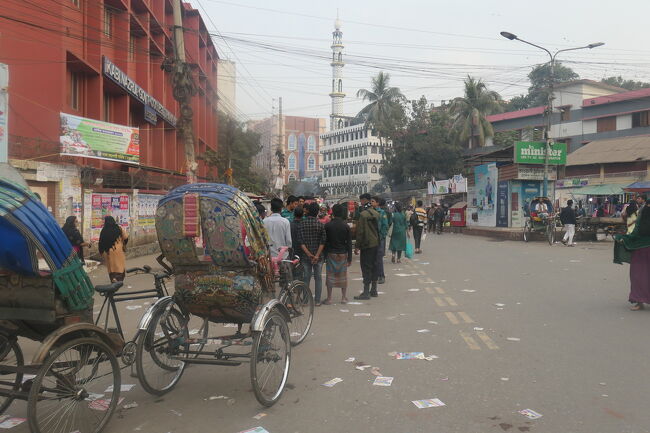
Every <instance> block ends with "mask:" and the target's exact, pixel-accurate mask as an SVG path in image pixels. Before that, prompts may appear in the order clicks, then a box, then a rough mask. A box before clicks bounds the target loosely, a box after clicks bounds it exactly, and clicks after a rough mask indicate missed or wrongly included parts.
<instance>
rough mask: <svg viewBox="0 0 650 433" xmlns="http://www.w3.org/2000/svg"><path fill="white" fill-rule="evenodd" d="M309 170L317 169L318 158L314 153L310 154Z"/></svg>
mask: <svg viewBox="0 0 650 433" xmlns="http://www.w3.org/2000/svg"><path fill="white" fill-rule="evenodd" d="M307 170H309V171H314V170H316V159H315V158H314V155H312V156H310V157H309V159H308V160H307Z"/></svg>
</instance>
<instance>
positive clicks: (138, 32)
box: [0, 0, 218, 227]
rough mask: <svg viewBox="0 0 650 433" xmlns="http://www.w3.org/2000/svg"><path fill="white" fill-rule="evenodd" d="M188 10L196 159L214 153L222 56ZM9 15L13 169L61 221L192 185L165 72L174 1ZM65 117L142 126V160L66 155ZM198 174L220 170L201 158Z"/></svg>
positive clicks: (96, 3) (23, 7)
mask: <svg viewBox="0 0 650 433" xmlns="http://www.w3.org/2000/svg"><path fill="white" fill-rule="evenodd" d="M183 6H184V7H183V28H184V38H185V52H186V53H185V54H186V61H187V62H188V63H191V64H192V65H193V74H194V78H195V83H196V86H197V90H198V91H197V94H196V96H195V97H194V98H193V106H192V108H193V113H194V116H193V126H194V135H195V152H196V155H201V154H202V153H204V152H205V151H206V150H207V149H213V150H216V148H217V99H218V98H217V85H216V83H217V60H218V54H217V51H216V49H215V46H214V45H213V43H212V41H211V39H210V35H209V34H208V31H207V28H206V25H205V23H204V21H203V19H202V18H201V16H200V15H199V12H198V11H197V10H196V9H193V8H192V7H191V6H190V4H188V3H184V5H183ZM2 9H3V11H2V17H0V63H6V64H8V65H9V128H8V130H9V158H10V163H11V164H13V165H14V166H16V167H18V168H19V169H21V170H22V171H23V174H24V176H25V177H26V178H27V179H28V182H29V183H30V185H31V186H32V187H33V189H34V190H36V191H39V192H41V196H43V199H44V201H47V205H48V206H49V207H50V208H52V212H53V213H54V214H55V216H56V217H57V218H58V219H63V218H65V216H66V215H69V214H71V213H75V214H79V215H80V216H82V217H85V216H86V209H85V206H86V203H85V201H86V197H85V196H84V195H85V194H87V193H88V192H95V193H108V192H112V193H123V194H126V193H128V194H130V193H132V191H133V190H134V189H137V190H139V191H140V193H142V192H143V191H144V192H154V191H156V192H159V193H160V192H162V191H164V190H167V189H169V188H171V187H173V186H176V185H179V184H181V183H184V182H185V174H184V172H185V155H184V148H183V142H182V140H181V138H180V137H179V136H178V135H177V129H176V122H177V119H178V118H180V113H179V106H178V103H177V102H176V101H175V100H174V97H173V93H172V83H171V74H170V73H168V72H165V71H164V70H163V69H161V65H162V63H163V61H164V60H165V59H166V58H168V59H172V58H173V57H174V42H173V13H172V0H5V1H4V2H3V8H2ZM60 113H67V114H70V115H75V116H80V117H83V118H88V119H94V120H100V121H105V122H110V123H114V124H118V125H125V126H131V127H138V128H139V141H140V150H139V152H140V158H139V163H137V162H136V163H125V162H116V161H107V160H101V159H91V158H85V157H82V156H72V157H71V156H61V155H59V153H60V151H61V145H60V141H59V140H60V139H59V136H60V130H61V120H60ZM145 113H146V114H147V116H146V117H145ZM75 173H77V177H78V179H74V177H75ZM197 174H198V176H199V178H203V179H206V178H209V176H210V175H212V174H214V173H212V172H211V170H209V169H208V168H207V167H206V166H205V164H204V163H203V162H201V161H199V167H198V170H197ZM70 176H72V177H73V179H72V180H70V179H67V178H68V177H70ZM66 179H67V180H66ZM132 200H133V201H134V202H135V205H133V206H132V209H131V210H130V212H131V218H132V219H133V218H135V219H137V216H138V210H137V200H135V198H134V197H132ZM82 208H83V212H82ZM84 227H86V224H85V225H84Z"/></svg>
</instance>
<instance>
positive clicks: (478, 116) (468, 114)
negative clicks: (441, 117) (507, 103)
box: [450, 75, 501, 148]
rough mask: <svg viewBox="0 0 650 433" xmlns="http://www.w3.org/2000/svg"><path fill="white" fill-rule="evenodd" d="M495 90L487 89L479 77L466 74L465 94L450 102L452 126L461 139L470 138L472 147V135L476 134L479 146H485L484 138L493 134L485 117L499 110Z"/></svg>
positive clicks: (498, 98)
mask: <svg viewBox="0 0 650 433" xmlns="http://www.w3.org/2000/svg"><path fill="white" fill-rule="evenodd" d="M500 100H501V97H500V96H499V94H498V93H497V92H494V91H492V90H489V89H488V88H487V86H486V85H485V83H484V82H483V81H481V80H480V79H478V80H477V79H475V78H473V77H470V76H469V75H468V76H467V80H465V96H464V97H458V98H455V99H454V100H453V101H452V102H451V107H450V110H451V113H452V115H453V116H454V118H455V119H454V128H456V129H457V130H458V133H459V138H460V140H461V141H466V140H468V139H469V140H470V143H469V147H470V148H471V147H472V141H473V140H474V136H478V141H479V145H480V146H485V138H486V137H493V136H494V129H493V128H492V124H491V123H490V122H489V121H488V120H487V119H486V116H489V115H490V114H493V113H498V112H500V111H501V104H500V103H499V101H500Z"/></svg>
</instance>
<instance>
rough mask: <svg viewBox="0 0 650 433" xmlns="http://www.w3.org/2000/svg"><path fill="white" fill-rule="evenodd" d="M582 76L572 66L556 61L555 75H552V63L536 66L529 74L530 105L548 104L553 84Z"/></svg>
mask: <svg viewBox="0 0 650 433" xmlns="http://www.w3.org/2000/svg"><path fill="white" fill-rule="evenodd" d="M578 78H580V76H579V75H578V74H577V73H576V72H575V71H574V70H573V69H571V68H569V67H567V66H564V65H562V63H560V62H555V67H554V71H553V76H552V77H551V64H550V63H546V64H543V65H539V66H535V67H534V68H533V70H532V71H530V73H529V74H528V79H529V80H530V87H529V88H528V99H529V101H528V107H539V106H540V105H546V104H548V96H549V93H550V90H551V83H552V84H553V85H556V84H560V83H566V82H568V81H573V80H577V79H578Z"/></svg>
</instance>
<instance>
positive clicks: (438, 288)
mask: <svg viewBox="0 0 650 433" xmlns="http://www.w3.org/2000/svg"><path fill="white" fill-rule="evenodd" d="M436 292H438V293H440V294H441V295H444V294H445V289H443V288H442V287H436Z"/></svg>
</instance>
